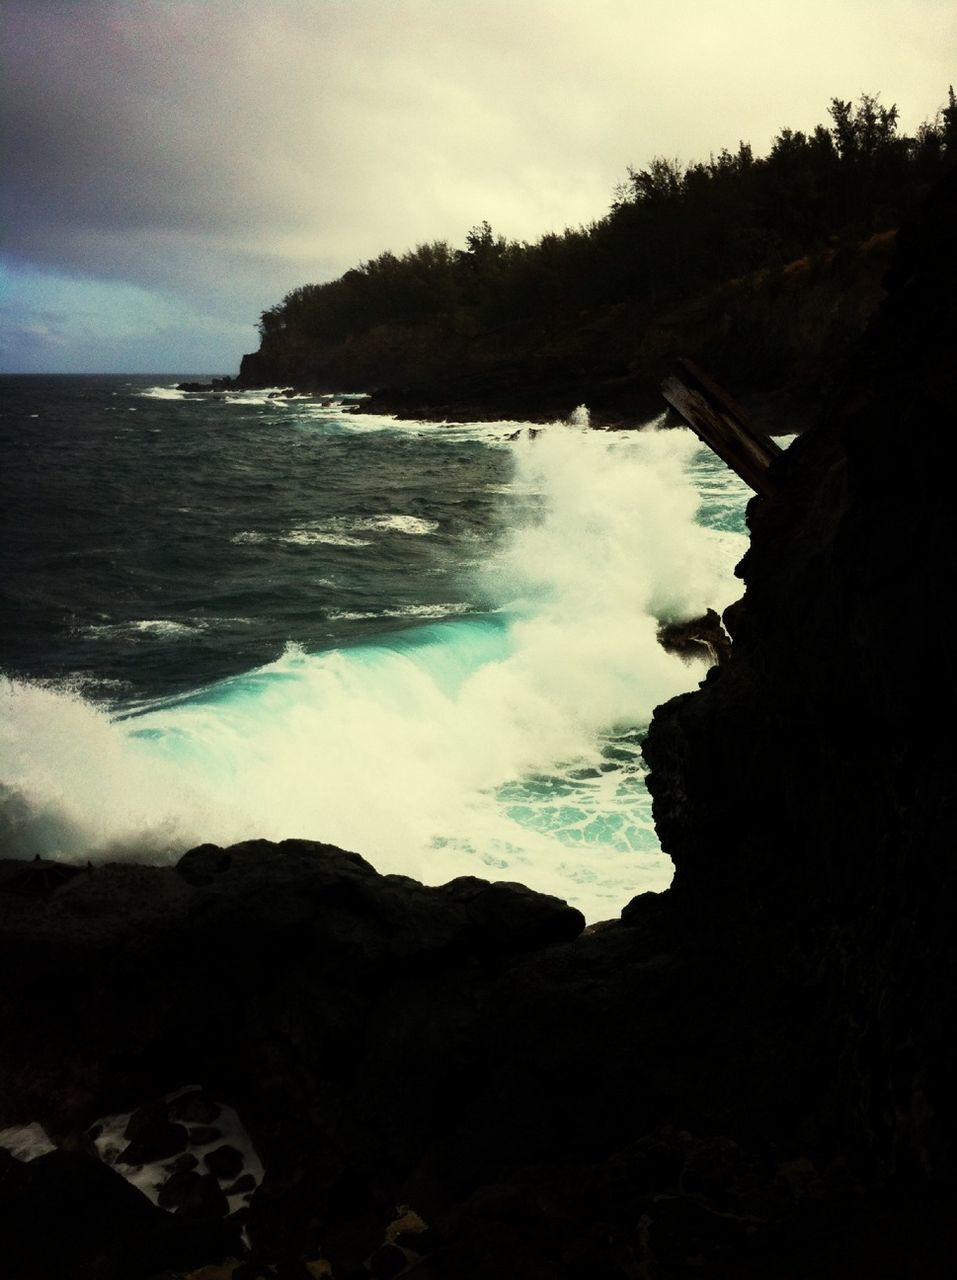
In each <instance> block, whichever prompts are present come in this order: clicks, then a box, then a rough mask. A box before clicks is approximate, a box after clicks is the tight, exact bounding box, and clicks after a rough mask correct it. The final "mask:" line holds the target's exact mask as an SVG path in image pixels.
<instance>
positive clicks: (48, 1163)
mask: <svg viewBox="0 0 957 1280" xmlns="http://www.w3.org/2000/svg"><path fill="white" fill-rule="evenodd" d="M214 1181H215V1179H214ZM240 1247H241V1246H240V1243H239V1238H238V1229H237V1228H236V1227H235V1226H234V1225H232V1224H227V1223H184V1222H181V1221H178V1220H175V1219H173V1218H172V1217H170V1215H169V1214H167V1213H165V1212H164V1211H163V1210H162V1209H158V1208H156V1207H155V1206H154V1205H152V1204H151V1203H150V1202H149V1200H147V1198H146V1197H145V1196H144V1195H143V1194H142V1193H141V1192H139V1191H137V1190H136V1188H135V1187H132V1186H130V1184H129V1183H128V1182H126V1181H125V1180H124V1179H123V1178H121V1177H120V1175H119V1174H118V1173H116V1172H114V1171H113V1170H112V1169H110V1168H108V1167H107V1166H106V1165H105V1164H102V1163H101V1162H100V1161H99V1160H94V1159H91V1158H90V1157H88V1156H84V1155H79V1154H76V1153H71V1152H65V1151H52V1152H50V1153H49V1154H48V1155H45V1156H40V1157H38V1158H37V1159H36V1160H32V1161H30V1162H29V1163H27V1164H23V1163H21V1162H20V1161H19V1160H14V1159H13V1158H12V1157H10V1156H8V1155H7V1153H6V1152H4V1151H0V1257H2V1259H3V1270H4V1275H6V1276H10V1277H16V1278H17V1280H34V1278H36V1280H57V1278H58V1277H62V1276H70V1277H71V1280H129V1277H131V1276H152V1275H155V1274H157V1273H158V1272H159V1271H162V1270H163V1269H164V1268H167V1267H169V1268H172V1267H183V1268H188V1267H191V1266H199V1265H200V1264H201V1263H202V1262H204V1261H208V1260H209V1259H210V1258H216V1257H222V1256H224V1255H226V1254H228V1253H230V1252H234V1253H238V1252H239V1250H240Z"/></svg>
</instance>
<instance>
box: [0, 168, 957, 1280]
mask: <svg viewBox="0 0 957 1280" xmlns="http://www.w3.org/2000/svg"><path fill="white" fill-rule="evenodd" d="M955 233H957V178H955V179H954V180H953V181H951V182H950V183H949V185H945V187H944V188H942V189H941V190H940V191H939V192H938V193H937V195H936V197H935V200H934V202H933V203H932V204H931V205H930V206H929V207H928V209H927V210H926V213H925V215H924V218H923V220H922V222H920V223H919V224H915V225H914V226H912V227H910V228H908V229H907V230H906V231H905V232H903V233H902V235H901V244H900V250H899V253H898V256H897V259H896V261H895V266H894V270H893V273H892V275H891V277H890V279H889V281H888V284H889V291H890V292H889V303H888V305H887V306H886V307H885V308H884V309H883V311H882V313H881V315H880V317H879V319H878V322H877V323H876V324H875V325H874V326H873V328H872V332H871V334H870V338H869V342H868V346H867V349H866V350H865V352H864V353H863V354H862V356H861V358H860V359H859V360H857V361H856V362H855V363H854V365H853V366H852V367H851V368H850V369H849V370H848V371H847V374H846V376H845V379H844V381H843V383H842V385H841V387H840V388H839V390H838V393H837V394H836V395H835V397H834V399H833V401H832V403H831V406H830V409H829V411H828V414H827V416H826V417H825V418H824V419H823V420H822V422H821V423H820V425H819V426H818V427H817V428H816V429H815V430H813V431H810V432H808V433H807V434H806V435H805V436H803V437H802V438H801V439H800V440H799V441H797V443H796V444H795V445H794V446H792V448H791V449H790V450H789V451H788V452H787V453H786V454H785V455H784V456H783V457H782V458H781V459H780V460H779V461H777V462H775V464H774V468H775V481H776V485H775V487H776V491H777V492H776V496H775V497H774V498H773V499H760V500H759V499H755V500H754V502H753V503H752V505H751V508H750V522H751V527H752V545H751V549H750V551H749V552H748V555H747V557H746V559H745V562H744V564H743V567H742V573H743V576H744V579H745V583H746V593H745V596H744V598H743V601H742V602H740V603H739V604H738V605H737V606H735V607H734V608H733V609H732V610H731V611H729V613H728V614H727V615H726V622H727V625H728V628H729V630H730V631H731V634H732V636H733V646H732V652H731V655H730V658H729V660H728V661H727V662H726V663H724V664H723V665H722V666H721V667H720V668H716V669H715V670H713V671H712V672H711V673H710V674H709V676H708V678H707V679H706V681H705V683H704V686H703V688H702V689H701V690H699V691H698V692H697V693H694V694H688V695H683V696H682V697H680V698H678V699H675V700H674V701H672V702H671V703H669V704H667V706H665V707H663V708H659V710H658V711H657V713H656V715H655V719H654V722H653V724H652V728H651V731H650V734H649V737H648V740H647V745H646V754H647V758H648V761H649V763H650V765H651V775H650V786H651V788H652V791H653V794H654V798H655V809H656V820H657V823H658V828H659V832H660V835H661V839H662V841H663V843H664V846H665V848H666V849H667V850H668V851H669V852H670V853H671V854H672V856H673V857H674V860H675V864H676V868H677V871H676V879H675V884H674V886H673V888H672V889H671V890H669V891H668V892H667V893H665V894H658V895H655V894H643V895H641V896H639V897H638V898H635V899H634V900H633V901H632V902H631V903H629V904H628V906H627V907H626V908H625V909H624V911H623V912H622V913H621V917H620V919H616V920H613V921H610V922H607V923H605V924H603V925H599V926H594V927H592V928H589V929H585V930H583V929H582V921H581V918H580V916H578V914H577V913H576V912H574V911H571V910H570V909H569V908H567V907H566V906H564V904H561V903H558V902H556V901H555V900H553V899H548V898H543V897H541V895H537V894H534V893H532V892H531V891H529V890H526V889H522V888H521V887H519V886H509V885H489V884H486V883H485V882H482V881H475V880H465V881H456V882H453V883H452V884H451V885H448V886H444V887H442V888H438V889H427V888H425V887H423V886H421V885H418V884H416V883H415V882H414V881H411V880H408V879H406V878H404V877H396V876H378V875H377V874H376V873H375V872H374V871H373V870H372V868H371V867H370V866H369V865H368V864H367V863H366V862H365V861H364V860H363V859H362V858H360V857H358V856H357V855H355V854H348V853H344V852H342V851H341V850H337V849H333V848H331V847H329V846H323V845H311V844H308V843H306V842H299V841H294V842H284V843H283V844H281V845H270V844H268V843H266V842H251V843H248V844H245V845H240V846H236V847H234V848H232V849H225V850H224V849H219V848H216V847H214V846H210V845H206V846H202V847H200V848H199V849H197V850H194V851H192V852H191V853H190V854H188V855H187V856H186V857H185V858H184V859H183V861H182V862H181V864H180V866H179V867H178V868H176V869H173V868H146V867H134V866H123V865H111V866H106V867H101V868H97V869H96V870H94V871H92V872H86V871H82V872H80V873H79V874H73V875H66V874H61V873H59V872H58V871H57V869H56V868H54V867H50V866H46V865H44V864H40V865H39V866H35V865H33V864H28V865H26V866H19V867H17V866H10V867H7V868H6V869H5V885H4V884H0V959H2V961H3V968H4V973H5V974H6V975H8V976H7V979H6V981H5V982H4V984H3V987H2V989H0V1013H2V1020H3V1025H4V1027H5V1028H7V1030H8V1034H7V1035H6V1036H5V1037H4V1039H3V1041H2V1043H0V1084H2V1088H0V1125H13V1124H24V1123H26V1122H27V1121H30V1120H38V1121H42V1122H43V1123H44V1125H45V1126H46V1127H47V1129H48V1131H49V1132H50V1133H51V1134H52V1136H53V1137H54V1139H55V1140H56V1141H57V1142H58V1143H59V1144H60V1145H61V1146H67V1147H70V1146H72V1147H73V1148H75V1149H77V1150H79V1151H80V1153H81V1156H82V1158H83V1159H86V1160H91V1159H92V1156H91V1155H90V1154H89V1152H88V1149H87V1145H86V1142H85V1138H84V1134H85V1132H86V1127H87V1126H88V1125H89V1124H90V1123H91V1122H92V1121H93V1120H94V1119H95V1118H96V1117H98V1116H100V1115H103V1114H104V1113H105V1112H107V1111H109V1110H111V1109H112V1110H122V1109H129V1110H132V1109H133V1108H135V1107H140V1106H142V1105H143V1104H144V1103H150V1102H151V1101H152V1100H155V1099H156V1098H158V1097H160V1096H162V1095H164V1094H166V1093H168V1092H169V1091H171V1090H175V1089H179V1088H181V1087H182V1086H183V1085H185V1084H191V1083H200V1084H202V1085H203V1086H204V1087H205V1088H206V1089H207V1090H208V1091H209V1092H210V1093H211V1094H212V1095H213V1096H215V1097H217V1098H225V1099H229V1101H230V1102H231V1103H232V1104H233V1105H234V1106H235V1107H236V1109H237V1111H238V1112H239V1114H240V1116H241V1117H242V1120H243V1122H244V1124H245V1126H246V1128H247V1130H248V1132H249V1134H250V1136H251V1138H252V1140H253V1142H254V1143H255V1146H256V1149H257V1151H258V1153H259V1155H260V1156H261V1158H262V1161H263V1164H264V1166H265V1176H264V1178H263V1181H262V1184H261V1186H260V1187H259V1188H258V1189H257V1190H256V1191H255V1193H254V1194H253V1195H252V1199H251V1202H250V1204H249V1208H248V1211H247V1216H246V1218H245V1220H244V1222H243V1225H244V1227H245V1229H246V1232H247V1237H248V1240H249V1243H250V1246H251V1249H252V1252H247V1253H245V1254H244V1257H243V1261H242V1267H244V1268H245V1270H237V1280H238V1277H239V1276H242V1277H244V1280H249V1277H251V1276H254V1275H259V1274H263V1271H262V1268H263V1267H265V1265H266V1264H267V1263H268V1264H269V1265H270V1267H272V1266H273V1264H275V1266H276V1270H275V1271H274V1274H284V1275H288V1276H293V1275H297V1276H299V1277H300V1280H301V1277H302V1276H304V1275H317V1274H322V1273H323V1272H325V1273H327V1274H328V1273H329V1271H330V1269H331V1271H332V1273H333V1274H334V1275H336V1276H338V1277H353V1278H355V1277H359V1276H363V1275H390V1274H392V1275H394V1274H401V1273H403V1272H405V1273H406V1274H410V1275H412V1274H414V1275H415V1276H416V1277H417V1280H478V1278H479V1277H483V1278H484V1277H500V1276H508V1277H515V1278H516V1280H520V1278H523V1277H528V1278H532V1277H541V1278H542V1280H545V1278H546V1277H547V1280H579V1278H580V1277H582V1276H595V1277H599V1276H600V1277H602V1280H605V1277H607V1278H608V1280H674V1278H678V1277H682V1278H683V1277H691V1276H696V1277H700V1276H712V1277H715V1278H718V1277H720V1278H721V1280H727V1278H730V1277H747V1278H749V1280H750V1278H753V1280H758V1278H759V1277H760V1280H767V1277H769V1276H773V1277H774V1278H775V1280H799V1278H800V1280H803V1278H804V1277H806V1276H808V1275H815V1276H816V1277H824V1278H825V1280H837V1278H838V1277H840V1278H841V1280H845V1278H846V1277H847V1276H852V1275H862V1276H863V1275H866V1276H868V1277H886V1278H887V1280H897V1278H898V1277H901V1276H915V1277H916V1276H920V1277H922V1280H923V1278H925V1277H930V1278H936V1277H942V1276H944V1275H949V1273H950V1266H951V1263H952V1258H953V1240H952V1233H953V1227H952V1221H953V1214H952V1212H951V1210H952V1207H953V1192H954V1183H955V1173H957V1160H955V1149H954V1144H955V1136H957V1128H955V1116H954V1105H955V1104H954V1097H953V1088H952V1074H953V1063H954V1060H955V1052H957V1010H955V996H954V993H955V990H957V983H955V978H957V972H955V970H957V963H955V962H957V944H955V941H954V938H955V934H954V931H953V927H952V916H953V910H954V901H955V889H957V884H955V874H957V873H955V856H954V850H955V848H957V831H955V812H957V808H955V796H954V785H955V784H954V775H953V769H952V766H951V761H950V752H949V738H950V727H951V725H952V723H953V719H954V712H955V706H954V703H955V689H954V682H953V677H952V665H953V664H952V661H951V658H950V652H949V651H950V647H951V632H952V628H951V625H950V622H951V619H950V609H949V606H948V605H947V603H946V601H947V600H948V599H949V597H948V595H947V591H948V587H947V586H946V584H948V583H949V582H950V581H951V580H952V572H953V558H954V547H955V538H954V533H955V531H954V527H953V519H954V518H953V514H952V512H953V503H952V501H951V493H950V489H951V488H952V476H953V474H954V465H953V464H954V461H955V459H954V451H955V441H957V433H955V425H957V424H955V410H957V366H955V363H954V361H953V352H954V350H955V349H957V315H955V298H957V290H955V288H954V284H955V280H957V234H955ZM942 601H943V602H944V603H942ZM11 1029H15V1032H16V1033H15V1034H9V1032H10V1031H11ZM170 1119H171V1117H170V1116H169V1114H168V1113H167V1115H166V1120H167V1121H169V1120H170ZM172 1119H173V1123H174V1124H175V1123H178V1121H176V1120H175V1118H172ZM161 1120H162V1117H161ZM84 1150H86V1151H87V1154H86V1155H85V1156H83V1155H82V1152H83V1151H84ZM54 1154H57V1153H54ZM44 1158H45V1157H41V1159H44ZM174 1158H175V1157H174ZM54 1163H55V1162H54V1161H50V1160H48V1161H47V1167H46V1168H44V1167H42V1166H41V1162H40V1161H39V1160H38V1161H34V1162H32V1163H31V1164H21V1163H19V1162H17V1161H10V1160H4V1161H2V1163H0V1198H2V1197H3V1196H4V1195H5V1194H6V1195H7V1203H8V1204H9V1203H11V1193H10V1192H9V1189H10V1188H12V1203H13V1205H14V1206H16V1205H23V1204H25V1203H27V1200H25V1199H24V1198H23V1197H24V1196H29V1195H30V1194H33V1195H34V1196H36V1194H37V1191H36V1188H37V1187H38V1186H42V1185H43V1179H44V1178H45V1177H46V1176H47V1169H48V1168H50V1166H52V1165H53V1164H54ZM60 1163H61V1164H62V1161H61V1162H60ZM74 1163H75V1162H74ZM38 1166H41V1167H39V1168H38ZM25 1171H26V1172H25ZM71 1176H72V1175H71ZM97 1176H99V1175H97ZM112 1176H117V1175H115V1174H114V1175H112ZM50 1177H51V1178H52V1179H54V1181H55V1180H56V1179H61V1174H60V1172H58V1171H54V1172H53V1173H51V1174H50ZM64 1177H65V1175H64ZM26 1183H29V1184H30V1186H31V1187H32V1188H33V1192H32V1193H31V1192H29V1191H24V1190H23V1188H24V1185H25V1184H26ZM61 1183H62V1179H61ZM61 1183H57V1185H61ZM49 1185H50V1186H52V1185H54V1183H53V1182H51V1183H50V1184H49ZM4 1186H6V1187H7V1188H8V1191H7V1192H4V1191H3V1188H4ZM83 1194H85V1193H83ZM103 1194H104V1196H107V1194H108V1195H109V1196H110V1197H112V1196H113V1195H114V1194H115V1184H114V1190H112V1191H110V1192H109V1193H107V1191H106V1189H105V1186H104V1192H103ZM124 1194H125V1192H124ZM0 1202H2V1199H0ZM30 1203H36V1199H34V1200H33V1201H31V1202H30ZM59 1203H63V1202H62V1201H61V1202H59ZM69 1203H70V1204H71V1205H75V1203H76V1201H75V1200H70V1201H69ZM84 1203H85V1202H84ZM104 1203H107V1201H106V1200H104ZM147 1207H148V1206H147ZM220 1207H221V1206H220ZM409 1207H411V1210H413V1211H414V1214H413V1213H409V1212H407V1209H408V1208H409ZM57 1212H58V1213H60V1214H62V1219H61V1220H63V1221H70V1222H75V1221H76V1220H77V1215H76V1212H75V1209H73V1208H68V1207H64V1208H62V1209H58V1211H57ZM71 1215H72V1216H71ZM416 1215H417V1216H416ZM98 1221H101V1219H100V1218H98V1217H97V1216H96V1215H95V1214H91V1215H90V1216H89V1223H90V1226H89V1230H88V1231H87V1232H86V1233H85V1234H84V1233H79V1235H78V1237H77V1238H75V1239H73V1240H69V1241H67V1242H66V1243H65V1252H64V1253H62V1254H61V1255H59V1257H60V1260H61V1262H62V1260H63V1259H64V1258H65V1259H67V1261H68V1267H69V1271H68V1273H69V1274H71V1275H74V1276H76V1277H78V1278H82V1277H87V1276H89V1277H93V1276H96V1277H98V1280H104V1278H106V1280H109V1277H113V1276H116V1277H119V1276H121V1275H122V1276H123V1277H124V1280H127V1278H129V1277H135V1276H144V1277H146V1276H149V1275H150V1274H151V1272H152V1273H154V1274H155V1273H158V1272H161V1271H163V1269H164V1268H167V1270H166V1271H165V1272H164V1274H165V1275H169V1271H168V1268H170V1267H175V1266H182V1265H185V1263H186V1261H190V1262H191V1263H192V1264H193V1265H199V1263H201V1262H212V1261H215V1260H217V1259H221V1258H222V1257H223V1255H224V1254H225V1253H226V1251H227V1250H228V1249H230V1248H234V1247H235V1241H234V1240H233V1242H232V1243H230V1242H229V1241H223V1240H219V1242H218V1243H217V1242H213V1241H210V1240H208V1239H207V1240H205V1241H196V1240H194V1241H193V1242H192V1245H191V1246H190V1247H191V1249H192V1252H191V1253H189V1256H188V1258H187V1256H186V1254H184V1253H183V1252H182V1251H181V1252H179V1253H175V1249H181V1247H182V1243H183V1242H182V1240H178V1241H177V1242H176V1243H175V1246H174V1244H173V1243H170V1242H167V1243H166V1244H164V1245H163V1249H165V1250H167V1252H162V1251H161V1250H160V1247H159V1245H157V1246H156V1252H154V1254H153V1255H152V1257H151V1259H150V1260H149V1261H147V1260H146V1259H144V1258H143V1257H142V1256H136V1257H133V1258H132V1259H131V1258H129V1257H127V1258H125V1259H122V1260H120V1261H117V1259H116V1257H115V1256H114V1255H113V1254H111V1253H110V1250H109V1249H108V1248H107V1246H106V1245H105V1244H104V1236H103V1233H102V1230H100V1231H99V1235H98V1230H99V1229H98V1228H97V1227H96V1222H98ZM144 1221H145V1218H144ZM0 1222H2V1227H0V1233H2V1236H3V1238H2V1239H0V1249H2V1248H3V1247H7V1251H8V1253H9V1254H10V1255H11V1256H14V1257H15V1258H16V1259H17V1260H18V1265H19V1266H20V1271H21V1273H22V1274H23V1275H24V1276H29V1275H44V1276H48V1275H49V1276H52V1275H55V1274H57V1272H56V1270H55V1265H56V1263H55V1262H51V1261H50V1257H51V1254H50V1249H51V1248H52V1247H53V1246H52V1244H51V1242H50V1241H49V1239H47V1240H46V1241H45V1244H44V1248H45V1249H46V1252H45V1253H44V1254H43V1257H42V1258H41V1260H40V1262H39V1263H38V1262H37V1253H36V1247H35V1240H34V1237H35V1236H36V1232H35V1230H34V1229H33V1228H32V1227H29V1229H28V1228H27V1227H25V1225H24V1218H23V1215H22V1213H18V1212H17V1211H16V1209H14V1211H13V1212H8V1213H7V1214H6V1216H5V1217H4V1218H2V1219H0ZM401 1222H404V1223H405V1224H406V1225H405V1226H399V1225H398V1224H399V1223H401ZM184 1225H185V1224H184ZM207 1225H208V1224H207ZM238 1225H239V1223H238V1222H231V1221H230V1220H229V1219H226V1220H225V1222H224V1221H223V1220H220V1221H219V1222H218V1224H217V1230H222V1229H223V1228H224V1226H225V1227H226V1228H229V1229H232V1228H234V1227H238ZM31 1231H32V1235H31ZM159 1238H160V1237H159V1235H157V1236H156V1239H157V1240H158V1239H159ZM31 1248H33V1252H32V1253H31ZM14 1249H16V1250H18V1252H13V1250H14ZM187 1252H188V1251H187ZM174 1255H175V1256H174ZM320 1259H321V1262H320ZM41 1264H42V1265H41ZM66 1265H67V1264H66V1263H64V1266H66ZM43 1267H46V1270H44V1269H43ZM234 1269H236V1263H235V1260H234V1261H233V1262H230V1263H229V1264H228V1266H227V1267H225V1268H224V1274H229V1273H231V1272H233V1271H234ZM61 1273H62V1268H61ZM266 1274H268V1272H267V1273H266Z"/></svg>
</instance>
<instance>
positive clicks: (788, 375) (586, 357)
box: [238, 232, 894, 431]
mask: <svg viewBox="0 0 957 1280" xmlns="http://www.w3.org/2000/svg"><path fill="white" fill-rule="evenodd" d="M893 239H894V236H893V232H886V233H883V234H881V235H876V236H872V237H871V238H870V239H868V240H867V241H865V242H864V243H862V244H860V245H858V246H856V247H845V248H843V249H841V250H827V251H823V252H819V253H816V254H814V255H812V256H809V257H806V258H802V259H800V260H798V261H796V262H792V263H790V264H789V265H787V266H785V267H781V268H775V269H773V270H764V271H759V272H756V273H754V274H752V275H748V276H744V277H740V278H738V279H734V280H730V281H728V282H726V283H725V284H723V285H721V286H720V287H718V288H715V289H712V290H709V291H708V292H707V293H704V294H701V295H698V296H695V297H691V298H684V299H682V300H681V301H678V302H675V301H672V302H671V303H669V304H663V305H661V306H660V307H659V306H655V305H652V304H651V303H649V302H648V301H636V302H633V303H630V304H624V303H623V304H619V305H617V306H614V307H606V308H603V309H597V310H593V311H591V312H578V311H575V310H574V309H571V310H568V311H566V313H565V314H564V315H563V316H562V317H561V318H560V319H559V318H556V317H552V319H551V320H550V321H549V322H548V323H547V324H545V323H543V322H537V323H531V322H518V323H514V324H510V325H505V326H501V327H499V328H497V329H495V330H493V331H487V330H486V331H483V330H478V329H475V328H474V327H472V328H465V329H463V328H461V327H457V326H456V325H455V324H453V323H451V322H450V321H448V320H447V319H437V320H433V321H423V322H421V323H419V324H415V325H411V324H406V325H398V324H394V325H379V326H377V327H374V328H372V329H370V330H368V331H365V332H362V333H356V334H352V335H350V336H349V337H348V338H346V339H344V340H342V341H339V342H330V341H325V342H319V341H316V342H310V343H305V342H303V340H302V339H301V338H293V337H291V336H289V335H286V334H282V333H280V334H273V335H267V337H266V338H265V339H264V341H263V344H262V347H261V348H260V350H259V351H257V352H254V353H252V354H250V355H246V356H244V357H243V361H242V368H241V371H240V375H239V378H238V385H240V386H244V387H264V386H287V385H294V386H297V387H299V388H301V389H304V390H312V391H322V392H335V391H342V390H350V391H358V390H362V391H367V392H371V393H372V398H371V400H370V401H369V402H368V403H367V404H366V406H365V409H366V411H367V412H378V413H396V414H398V415H399V416H401V417H414V418H423V419H425V420H459V421H461V420H463V419H464V420H471V419H496V418H518V419H528V420H532V421H547V420H549V419H554V418H556V417H566V416H567V415H568V414H569V413H570V412H571V411H572V410H573V409H574V408H575V406H576V405H578V404H587V405H588V406H589V408H590V410H591V412H592V419H593V421H594V422H596V423H597V424H600V425H609V426H628V425H636V424H638V423H641V422H643V421H647V419H648V418H649V417H652V416H654V415H656V414H657V413H659V412H660V409H661V400H660V396H659V393H658V387H659V384H660V382H661V379H662V378H663V377H664V376H665V375H666V374H667V373H668V372H669V371H670V369H671V366H672V364H673V362H674V360H675V358H676V357H677V356H679V355H683V356H690V357H692V358H693V359H695V360H696V361H697V362H698V363H699V364H701V365H703V366H704V367H705V368H707V369H709V370H710V371H711V373H712V374H713V375H714V376H715V377H716V378H717V379H718V380H719V381H721V382H723V383H725V384H726V385H728V386H730V387H732V388H733V389H734V390H735V393H736V394H737V396H738V398H739V399H743V400H744V401H746V402H747V403H748V404H749V405H750V406H751V407H753V408H754V409H755V410H757V412H758V413H759V414H760V416H761V417H762V418H763V419H764V420H765V421H766V422H767V423H768V425H769V426H770V428H771V429H772V430H777V431H788V430H791V429H795V428H799V427H802V426H804V425H807V423H808V422H809V421H810V420H812V418H813V417H814V415H815V414H816V413H817V412H818V411H819V409H820V406H821V404H822V402H823V399H824V397H825V396H826V394H827V392H828V390H829V389H830V387H831V386H832V384H833V381H834V378H835V376H836V374H837V372H838V370H839V369H840V367H841V364H842V363H843V361H844V360H845V359H846V358H847V355H848V352H849V351H850V350H851V349H852V347H853V345H854V343H855V342H856V341H857V340H858V339H859V338H860V336H861V334H862V333H863V331H864V329H865V326H866V324H867V321H868V319H869V318H870V316H871V315H872V314H873V312H874V311H875V309H876V308H877V306H878V305H879V302H880V300H881V298H882V297H883V286H882V280H883V276H884V274H885V272H886V270H887V266H888V263H889V260H890V253H891V249H892V246H893Z"/></svg>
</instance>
